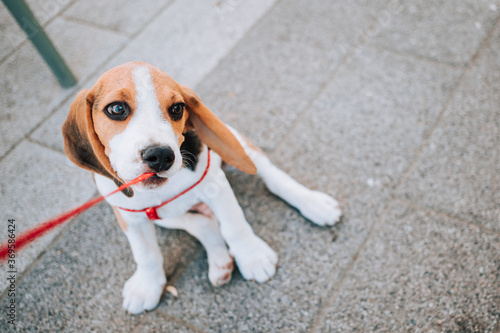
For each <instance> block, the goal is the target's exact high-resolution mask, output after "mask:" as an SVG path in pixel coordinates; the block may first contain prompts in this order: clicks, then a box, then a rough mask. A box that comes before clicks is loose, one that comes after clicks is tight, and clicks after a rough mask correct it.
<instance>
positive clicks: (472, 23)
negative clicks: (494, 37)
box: [371, 0, 500, 65]
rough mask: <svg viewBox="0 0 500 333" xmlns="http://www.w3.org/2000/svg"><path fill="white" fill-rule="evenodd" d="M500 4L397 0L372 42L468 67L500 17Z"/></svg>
mask: <svg viewBox="0 0 500 333" xmlns="http://www.w3.org/2000/svg"><path fill="white" fill-rule="evenodd" d="M499 7H500V1H498V0H486V1H474V0H467V1H460V2H457V1H453V0H446V1H436V0H429V1H421V2H415V1H411V0H394V1H391V2H390V5H389V7H388V9H387V12H386V13H385V15H383V16H382V19H381V20H380V21H379V24H378V29H374V34H373V38H371V42H373V43H374V44H378V45H383V46H385V47H387V48H391V49H394V50H398V51H402V52H408V53H414V54H418V55H420V56H424V57H430V58H433V59H436V60H438V61H441V62H446V63H450V64H454V65H466V64H467V63H468V62H469V61H470V60H471V57H472V56H473V55H474V53H476V51H477V49H478V47H479V46H480V44H481V42H482V41H483V40H484V38H485V37H486V35H487V34H488V32H489V31H490V29H491V28H492V27H493V25H494V23H495V22H496V19H497V18H498V16H499V15H500V8H499Z"/></svg>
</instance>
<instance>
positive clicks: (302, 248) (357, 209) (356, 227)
mask: <svg viewBox="0 0 500 333" xmlns="http://www.w3.org/2000/svg"><path fill="white" fill-rule="evenodd" d="M228 176H229V179H230V181H231V183H232V184H233V188H234V190H235V193H236V195H237V197H238V200H239V202H240V204H241V206H242V207H243V209H244V211H245V215H246V217H247V219H248V221H249V223H250V224H251V225H252V227H253V228H254V231H255V233H256V234H257V235H259V236H260V237H262V238H263V239H264V240H265V241H266V242H268V244H269V245H270V246H271V247H272V248H273V249H274V250H276V251H277V253H278V256H279V266H278V270H277V273H276V276H275V277H274V278H273V279H272V280H271V281H269V282H267V283H265V284H257V283H255V282H251V281H245V280H243V278H242V277H241V275H240V274H239V272H235V273H233V278H232V280H231V282H230V283H229V284H228V285H225V286H223V287H220V288H213V287H212V286H211V285H210V283H209V281H208V277H207V274H208V263H207V258H206V254H205V253H204V252H202V253H201V254H200V256H199V257H198V258H197V259H196V260H195V262H194V264H192V265H191V266H190V267H189V268H188V269H187V271H186V272H185V273H184V274H183V275H182V277H181V278H180V280H179V282H178V283H177V284H176V287H177V289H178V291H179V298H178V299H173V298H169V299H167V301H166V302H164V303H162V305H161V306H160V307H159V309H158V311H163V312H165V313H166V314H168V315H169V316H175V317H178V318H182V319H183V320H185V321H188V322H190V323H192V324H193V325H195V326H196V327H199V328H202V329H203V330H205V331H208V332H305V331H307V329H308V328H309V327H310V325H311V322H312V321H313V320H314V318H315V316H316V314H317V312H318V310H319V307H320V306H321V304H322V303H323V302H324V301H325V300H326V297H327V295H328V291H329V290H330V289H331V288H332V287H333V286H335V285H336V284H337V283H338V282H339V279H340V276H341V275H342V273H343V271H344V270H345V269H346V266H347V265H348V264H349V262H350V261H351V260H352V257H353V255H354V252H355V251H356V249H357V248H358V247H359V245H360V243H361V242H362V240H363V239H364V237H366V234H367V226H369V225H371V224H372V223H373V222H374V221H375V219H376V218H377V217H378V214H379V211H380V210H381V208H382V206H383V204H384V201H383V200H371V199H372V198H373V193H368V194H363V193H354V194H353V197H352V198H351V197H347V198H346V199H347V200H348V203H346V204H345V205H344V207H343V209H344V211H345V216H346V217H345V218H344V220H343V223H340V224H339V225H337V226H335V227H333V228H323V227H318V226H315V225H313V224H312V223H310V222H308V221H306V220H305V219H304V218H302V217H301V216H300V214H299V213H298V212H297V211H296V210H294V209H293V208H291V207H289V206H288V205H286V204H285V203H283V202H282V201H281V200H279V199H277V198H276V197H274V196H273V195H271V194H270V193H269V192H268V191H267V190H266V189H265V187H264V185H263V183H262V182H261V181H260V180H256V178H255V177H253V176H249V175H245V174H242V173H241V172H238V171H230V172H229V173H228ZM330 185H331V186H334V184H330ZM332 190H333V188H332V187H329V192H331V191H332ZM347 200H346V201H347Z"/></svg>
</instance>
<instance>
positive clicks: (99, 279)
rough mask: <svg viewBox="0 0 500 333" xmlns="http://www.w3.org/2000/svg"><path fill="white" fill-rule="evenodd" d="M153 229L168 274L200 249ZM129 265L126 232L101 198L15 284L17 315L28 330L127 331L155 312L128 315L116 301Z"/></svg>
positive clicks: (191, 241)
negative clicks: (163, 255)
mask: <svg viewBox="0 0 500 333" xmlns="http://www.w3.org/2000/svg"><path fill="white" fill-rule="evenodd" d="M157 234H158V238H159V243H160V246H161V248H162V251H163V253H164V254H165V260H166V263H165V265H166V271H167V275H168V276H169V275H171V274H172V273H173V271H175V270H176V269H179V266H181V267H182V266H184V265H186V264H187V263H186V260H188V258H190V257H191V256H193V254H194V253H196V251H199V246H198V243H196V242H195V241H194V239H192V238H191V237H190V236H189V235H187V234H186V233H184V232H178V231H173V230H165V229H158V233H157ZM134 270H135V264H134V262H133V258H132V253H131V251H130V249H129V246H128V242H127V240H126V237H125V235H123V233H122V231H121V230H120V228H119V227H118V224H117V222H116V220H115V217H114V214H113V212H112V209H111V207H110V206H109V205H108V204H106V203H101V204H99V205H98V206H96V207H93V208H91V209H90V210H89V211H87V212H85V213H83V214H82V215H80V216H79V217H77V218H76V219H75V221H73V222H72V224H71V225H70V226H69V228H68V229H67V232H66V233H65V235H64V237H63V238H61V239H60V240H58V242H57V244H55V246H53V247H52V248H51V249H49V250H48V251H47V252H46V253H45V254H44V255H43V256H42V257H41V258H40V260H39V261H38V262H37V265H36V266H34V267H33V269H32V270H31V271H30V272H29V274H28V275H26V276H24V277H23V279H22V281H21V282H20V284H18V285H17V289H18V294H17V295H18V298H17V299H16V303H17V314H18V316H17V321H18V323H19V325H20V326H21V327H22V328H24V329H25V331H30V332H31V331H36V330H37V331H41V332H62V331H64V332H132V331H133V329H134V328H135V327H136V326H138V325H139V324H140V323H141V322H142V320H143V319H146V321H147V322H152V321H154V320H155V318H157V314H155V312H151V313H146V314H142V315H139V316H131V315H128V314H126V313H125V311H124V310H123V309H122V307H121V302H122V296H121V292H122V288H123V285H124V283H125V281H126V280H127V279H128V278H129V277H130V276H131V275H132V273H133V272H134ZM165 297H167V298H168V297H170V296H165ZM7 301H8V298H5V299H3V300H2V305H4V304H7ZM149 317H151V320H150V319H148V318H149ZM2 324H3V325H4V326H5V325H6V324H5V323H4V321H2V323H0V325H2ZM0 327H1V326H0Z"/></svg>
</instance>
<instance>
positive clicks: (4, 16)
mask: <svg viewBox="0 0 500 333" xmlns="http://www.w3.org/2000/svg"><path fill="white" fill-rule="evenodd" d="M25 39H26V34H25V33H24V31H23V30H22V29H21V28H20V27H19V25H18V24H17V22H16V20H15V19H14V18H13V17H12V15H11V14H10V12H9V11H8V10H7V8H5V6H4V5H2V6H0V46H1V47H0V60H2V59H3V58H5V57H6V56H7V55H8V54H9V53H11V52H12V51H13V50H14V48H15V47H16V46H18V45H20V44H21V43H22V42H23V41H24V40H25Z"/></svg>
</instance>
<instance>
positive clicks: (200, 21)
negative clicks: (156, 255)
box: [0, 0, 500, 333]
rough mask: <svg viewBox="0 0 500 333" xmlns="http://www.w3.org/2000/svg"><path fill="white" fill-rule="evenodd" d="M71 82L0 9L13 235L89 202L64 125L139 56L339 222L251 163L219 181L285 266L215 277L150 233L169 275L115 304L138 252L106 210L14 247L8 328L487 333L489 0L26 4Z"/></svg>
mask: <svg viewBox="0 0 500 333" xmlns="http://www.w3.org/2000/svg"><path fill="white" fill-rule="evenodd" d="M27 2H28V4H29V5H30V7H31V8H32V9H33V11H34V12H35V15H36V16H37V17H38V19H39V20H40V22H41V24H42V25H43V26H44V28H45V30H46V31H47V33H48V34H49V36H50V37H51V39H52V40H53V42H54V44H55V45H56V47H57V48H58V49H59V51H60V52H61V54H62V55H63V57H64V58H65V59H66V60H67V62H68V64H69V66H70V67H71V69H72V70H73V72H74V73H75V75H76V76H77V77H78V84H77V86H75V87H72V88H70V89H63V88H61V87H60V86H59V85H58V83H57V80H56V79H55V78H54V77H53V76H52V74H51V72H50V70H49V69H48V67H47V66H46V65H45V63H44V62H43V60H42V59H41V58H40V56H39V55H38V53H37V52H36V50H35V49H34V48H33V46H32V45H31V44H30V43H29V41H27V40H26V38H25V36H24V35H23V33H22V31H21V29H20V28H19V27H18V26H17V25H16V23H15V21H14V20H13V19H12V18H11V17H10V14H9V13H8V12H7V10H6V9H5V8H4V7H3V5H0V73H1V75H0V106H1V111H0V171H1V174H2V178H1V179H0V196H1V200H0V209H1V212H2V217H1V218H2V221H3V222H2V225H3V227H2V228H3V231H2V232H1V233H0V241H1V242H2V243H3V242H5V241H6V240H7V221H8V219H15V221H16V222H15V223H16V227H17V229H16V233H17V234H19V233H20V232H22V231H25V230H27V229H29V228H30V227H33V226H35V225H37V224H39V223H41V222H43V221H44V220H46V219H48V218H50V217H52V216H54V215H56V214H59V213H61V212H63V211H65V210H67V209H70V208H72V207H75V206H77V205H78V204H81V203H83V202H85V201H87V200H89V199H90V198H92V197H94V196H95V195H96V193H97V192H96V189H95V186H94V184H93V182H92V178H91V176H90V174H89V173H87V172H85V171H83V170H81V169H79V168H77V167H76V166H73V165H72V164H71V163H70V162H69V160H68V159H67V158H66V157H65V155H64V152H63V148H62V135H61V133H60V127H61V125H62V123H63V121H64V119H65V117H66V114H67V112H68V108H69V104H70V103H71V101H72V100H73V98H74V97H75V96H76V94H77V93H78V91H79V90H80V89H82V88H89V87H91V86H92V85H93V83H94V82H95V80H96V79H97V78H98V77H99V76H100V74H102V73H103V72H104V71H105V70H107V69H109V68H111V67H114V66H116V65H118V64H121V63H123V62H126V61H131V60H141V61H147V62H150V63H152V64H153V65H155V66H157V67H159V68H161V69H162V70H164V71H165V72H167V73H169V74H170V75H171V76H172V77H173V78H174V79H176V80H177V81H178V82H180V83H182V84H186V85H188V86H190V87H192V88H193V89H194V91H196V92H197V94H198V95H199V96H200V97H201V98H202V99H203V100H204V102H205V103H206V104H207V105H208V106H209V108H211V109H212V110H213V111H214V112H215V113H216V114H217V115H219V116H220V117H221V118H222V119H223V120H224V121H226V122H228V123H230V124H231V125H233V126H234V127H236V128H238V129H239V130H240V131H242V132H243V133H244V134H245V135H247V136H248V137H249V138H250V139H251V140H252V141H254V142H255V143H256V144H258V145H259V146H260V147H262V148H263V149H264V150H265V151H266V152H267V153H268V154H269V156H270V157H271V159H272V160H273V161H274V162H275V163H276V164H277V165H278V166H279V167H281V168H282V169H284V170H285V171H287V172H288V173H290V174H291V175H292V176H293V177H295V178H296V179H297V180H299V181H300V182H301V183H303V184H305V185H307V186H309V187H311V188H313V189H317V190H321V191H324V192H327V193H329V194H331V195H333V196H334V197H336V198H337V199H338V200H339V202H340V203H341V205H342V209H343V211H344V216H343V219H342V221H341V222H340V223H339V224H337V225H336V226H334V227H333V228H320V227H317V226H314V225H312V224H311V223H310V222H308V221H306V220H305V219H304V218H303V217H301V215H300V214H299V213H298V212H297V211H296V210H294V209H293V208H291V207H289V206H287V205H286V204H285V203H283V202H282V201H280V200H279V199H278V198H276V197H274V196H273V195H271V194H270V193H269V192H268V191H267V190H266V188H265V186H264V184H263V183H262V181H261V180H260V179H258V178H256V177H254V176H249V175H246V174H242V173H241V172H239V171H237V170H229V171H228V172H227V176H228V178H229V179H230V181H231V183H232V184H233V188H234V190H235V193H236V196H237V197H238V200H239V202H240V204H241V206H242V207H243V209H244V211H245V214H246V216H247V219H248V221H249V222H250V224H251V225H252V227H253V228H254V230H255V232H256V233H257V234H258V235H259V236H261V237H262V238H263V239H264V240H265V241H266V242H268V243H269V244H270V246H271V247H272V248H273V249H275V250H276V251H277V253H278V255H279V258H280V264H279V268H278V271H277V274H276V276H275V277H274V278H273V279H272V280H271V281H269V282H267V283H264V284H257V283H255V282H250V281H245V280H243V278H242V277H241V275H240V274H239V272H237V271H235V273H233V278H232V280H231V282H230V283H229V284H228V285H226V286H223V287H220V288H214V287H212V286H211V285H210V283H209V281H208V277H207V272H208V264H207V258H206V254H205V251H204V250H203V248H202V246H201V245H200V244H199V243H198V242H197V241H196V240H195V239H194V238H192V237H191V236H189V235H188V234H186V233H185V232H182V231H172V230H165V229H160V228H158V229H157V232H158V238H159V242H160V246H161V248H162V251H163V254H164V256H165V270H166V272H167V278H168V283H169V284H170V285H173V286H175V287H176V288H177V290H178V292H179V295H178V297H174V296H173V295H171V294H169V293H165V294H164V296H163V297H162V300H161V302H160V304H159V306H158V307H157V308H156V309H155V310H154V311H151V312H148V313H144V314H141V315H138V316H131V315H128V314H126V313H125V311H124V310H123V309H122V308H121V291H122V287H123V284H124V283H125V281H126V280H127V279H128V277H130V275H131V274H132V273H133V272H134V269H135V264H134V262H133V258H132V254H131V251H130V249H129V246H128V244H127V240H126V238H125V236H124V235H123V234H122V232H121V230H120V228H119V227H118V225H117V223H116V221H115V218H114V216H113V213H112V210H111V208H110V207H109V206H108V205H107V204H105V203H101V204H99V205H98V206H96V207H93V208H92V209H90V210H88V211H87V212H85V213H83V214H81V215H80V216H78V217H76V218H74V219H73V220H72V221H70V222H68V223H67V224H66V225H64V226H61V227H59V228H58V229H57V230H55V231H53V232H51V233H49V234H47V235H46V236H44V237H42V238H41V239H40V240H38V241H36V242H35V243H33V244H31V245H30V246H28V247H27V248H26V249H24V250H21V251H20V252H19V253H18V254H17V257H16V269H17V271H18V273H17V277H16V284H15V287H16V296H15V298H14V299H15V302H16V303H15V304H16V324H17V325H16V328H15V329H14V327H12V325H10V324H8V319H7V313H6V311H7V310H6V309H5V307H6V306H7V305H8V304H10V303H9V302H10V300H11V299H12V298H11V297H9V296H8V288H9V283H8V281H7V277H8V273H7V271H8V267H7V266H6V264H2V265H0V272H1V273H0V274H1V276H0V292H2V301H1V303H0V304H1V305H0V307H1V308H2V311H0V313H1V315H0V331H2V332H4V331H5V332H7V331H14V330H17V331H19V332H197V333H200V332H309V333H315V332H464V333H465V332H500V148H499V147H500V1H498V0H480V1H479V0H461V1H455V0H446V1H437V0H435V1H431V0H425V1H406V0H376V1H369V0H356V1H347V0H338V1H321V0H312V1H305V0H304V1H298V0H295V1H284V0H281V1H280V0H258V1H251V2H250V1H247V2H244V1H241V0H220V1H215V0H213V1H208V2H201V1H200V2H198V1H194V0H186V1H184V0H170V1H147V2H130V3H127V5H124V2H120V1H115V0H113V1H101V2H99V1H96V0H89V1H84V0H48V1H39V0H30V1H27Z"/></svg>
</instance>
